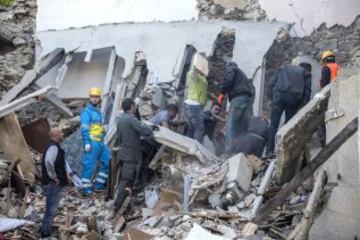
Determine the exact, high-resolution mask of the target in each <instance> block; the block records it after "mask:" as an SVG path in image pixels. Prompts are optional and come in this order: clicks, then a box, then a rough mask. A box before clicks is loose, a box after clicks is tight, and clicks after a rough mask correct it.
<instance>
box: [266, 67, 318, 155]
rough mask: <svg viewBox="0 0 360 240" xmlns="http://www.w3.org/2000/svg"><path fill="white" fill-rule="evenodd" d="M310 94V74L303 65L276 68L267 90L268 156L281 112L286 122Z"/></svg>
mask: <svg viewBox="0 0 360 240" xmlns="http://www.w3.org/2000/svg"><path fill="white" fill-rule="evenodd" d="M302 65H303V64H302ZM310 96H311V74H310V75H309V74H307V73H306V71H305V69H304V68H303V67H301V66H296V65H290V64H287V65H283V66H281V67H280V68H279V69H278V71H277V73H276V74H275V76H274V77H273V79H272V80H271V82H270V85H269V92H268V97H269V99H271V109H270V127H269V136H268V142H267V149H266V154H267V156H268V157H273V156H274V148H275V134H276V132H277V130H278V127H279V123H280V119H281V115H282V114H283V112H284V111H285V122H288V121H289V120H290V119H291V118H292V117H293V116H294V115H295V114H296V113H297V111H298V110H299V108H300V107H301V106H302V105H304V104H306V103H307V102H308V101H309V100H310Z"/></svg>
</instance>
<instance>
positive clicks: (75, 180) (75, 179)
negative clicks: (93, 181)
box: [71, 175, 82, 188]
mask: <svg viewBox="0 0 360 240" xmlns="http://www.w3.org/2000/svg"><path fill="white" fill-rule="evenodd" d="M71 179H72V181H73V183H74V186H75V187H78V188H82V181H81V179H80V178H79V177H78V176H77V175H73V176H72V177H71Z"/></svg>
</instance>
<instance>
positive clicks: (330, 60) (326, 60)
mask: <svg viewBox="0 0 360 240" xmlns="http://www.w3.org/2000/svg"><path fill="white" fill-rule="evenodd" d="M321 64H322V69H321V79H320V88H324V87H325V86H326V85H328V84H329V83H331V82H333V81H335V79H336V77H337V75H338V72H339V70H340V66H339V65H338V64H337V63H336V55H335V53H334V52H332V51H328V50H327V51H324V52H323V53H322V54H321ZM317 133H318V136H319V140H320V144H321V147H325V145H326V125H325V123H322V124H321V125H320V126H319V128H318V132H317Z"/></svg>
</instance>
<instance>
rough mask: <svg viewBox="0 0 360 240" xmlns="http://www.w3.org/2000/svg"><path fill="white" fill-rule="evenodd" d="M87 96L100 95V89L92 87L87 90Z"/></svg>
mask: <svg viewBox="0 0 360 240" xmlns="http://www.w3.org/2000/svg"><path fill="white" fill-rule="evenodd" d="M89 96H93V97H101V89H100V88H98V87H92V88H90V90H89Z"/></svg>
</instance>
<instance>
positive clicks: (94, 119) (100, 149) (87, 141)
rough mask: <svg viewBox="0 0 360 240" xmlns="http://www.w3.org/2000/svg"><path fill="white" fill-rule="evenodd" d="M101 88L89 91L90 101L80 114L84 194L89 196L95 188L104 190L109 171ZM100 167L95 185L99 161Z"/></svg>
mask: <svg viewBox="0 0 360 240" xmlns="http://www.w3.org/2000/svg"><path fill="white" fill-rule="evenodd" d="M100 97H101V90H100V88H97V87H93V88H90V91H89V103H88V104H87V105H86V107H85V109H84V110H83V111H82V112H81V114H80V123H81V134H82V139H83V146H84V152H83V157H82V167H83V170H82V182H83V194H84V195H85V196H88V195H90V194H91V193H92V191H93V188H94V189H95V190H104V189H105V186H106V180H107V178H108V171H109V149H108V147H107V146H106V145H105V143H104V136H105V131H104V128H103V126H102V121H103V116H102V114H101V111H100V109H99V105H100V102H101V98H100ZM98 160H99V161H100V163H101V164H100V168H99V172H98V174H97V177H96V179H95V184H94V186H93V185H92V182H91V178H92V176H93V174H94V172H93V171H94V170H95V168H96V163H97V161H98Z"/></svg>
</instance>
